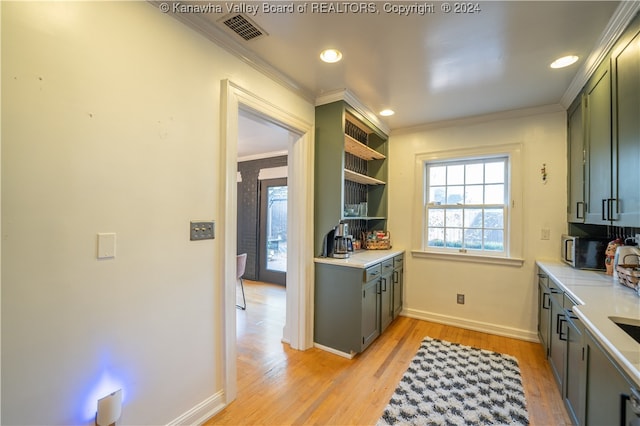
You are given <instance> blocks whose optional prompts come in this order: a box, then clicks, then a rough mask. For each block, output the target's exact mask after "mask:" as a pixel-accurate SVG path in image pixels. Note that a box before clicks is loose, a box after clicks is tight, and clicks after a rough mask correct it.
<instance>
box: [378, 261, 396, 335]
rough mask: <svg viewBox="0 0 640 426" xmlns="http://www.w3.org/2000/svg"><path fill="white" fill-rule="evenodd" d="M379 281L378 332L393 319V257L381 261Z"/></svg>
mask: <svg viewBox="0 0 640 426" xmlns="http://www.w3.org/2000/svg"><path fill="white" fill-rule="evenodd" d="M380 281H381V288H380V332H381V333H382V332H383V331H384V330H385V329H386V328H387V327H388V326H389V324H391V321H392V320H393V302H392V298H393V259H391V260H387V261H385V262H383V263H382V277H381V278H380Z"/></svg>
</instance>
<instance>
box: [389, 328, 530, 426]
mask: <svg viewBox="0 0 640 426" xmlns="http://www.w3.org/2000/svg"><path fill="white" fill-rule="evenodd" d="M528 424H529V415H528V413H527V407H526V401H525V398H524V389H523V388H522V380H521V378H520V368H519V367H518V360H517V359H516V358H514V357H512V356H510V355H504V354H499V353H496V352H491V351H487V350H483V349H476V348H472V347H469V346H464V345H460V344H456V343H450V342H445V341H443V340H438V339H432V338H430V337H425V339H424V340H423V341H422V344H421V345H420V349H419V350H418V353H417V354H416V356H415V358H414V359H413V361H411V364H410V365H409V368H408V369H407V371H406V372H405V373H404V376H403V377H402V380H401V381H400V384H399V385H398V388H397V389H396V391H395V393H394V394H393V396H392V397H391V401H390V402H389V405H387V408H386V409H385V410H384V414H383V415H382V417H381V418H380V420H378V426H383V425H528Z"/></svg>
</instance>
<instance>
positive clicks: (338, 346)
mask: <svg viewBox="0 0 640 426" xmlns="http://www.w3.org/2000/svg"><path fill="white" fill-rule="evenodd" d="M380 266H381V265H380V264H377V265H374V266H372V267H369V268H366V269H361V268H353V267H348V266H338V265H331V264H324V263H316V267H315V269H316V284H315V310H314V341H315V342H316V343H318V344H320V345H322V346H325V347H327V348H331V349H335V350H337V351H339V352H342V353H345V354H350V355H353V354H356V353H358V352H362V351H363V350H364V349H365V348H366V347H367V346H369V345H370V344H371V342H373V341H374V340H375V339H376V338H377V337H378V336H379V335H380V303H381V301H380V286H381V282H380V281H381V280H380V276H381V268H380Z"/></svg>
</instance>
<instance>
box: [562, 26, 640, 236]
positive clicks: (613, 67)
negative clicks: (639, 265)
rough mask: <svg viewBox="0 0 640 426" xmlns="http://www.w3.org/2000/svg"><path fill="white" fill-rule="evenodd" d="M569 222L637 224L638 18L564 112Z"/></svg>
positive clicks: (639, 146)
mask: <svg viewBox="0 0 640 426" xmlns="http://www.w3.org/2000/svg"><path fill="white" fill-rule="evenodd" d="M567 145H568V160H569V174H568V203H569V204H568V206H567V217H568V221H569V222H572V223H582V222H584V223H588V224H595V225H616V226H631V227H638V226H640V189H639V182H640V18H639V17H636V19H635V20H634V21H633V22H632V24H631V25H630V26H629V28H628V29H627V31H626V32H625V33H624V34H623V36H622V37H621V38H620V39H619V40H618V42H617V43H616V45H615V46H614V47H613V49H612V50H611V54H610V55H609V56H608V57H607V58H606V59H605V60H604V61H603V62H602V63H601V64H600V66H599V67H598V69H597V70H596V72H595V73H594V74H593V76H592V77H591V79H590V80H589V82H588V83H587V84H586V86H585V88H584V90H583V91H582V93H581V94H580V96H579V97H578V98H577V99H576V100H575V101H574V103H573V104H572V106H571V108H570V109H569V112H568V144H567Z"/></svg>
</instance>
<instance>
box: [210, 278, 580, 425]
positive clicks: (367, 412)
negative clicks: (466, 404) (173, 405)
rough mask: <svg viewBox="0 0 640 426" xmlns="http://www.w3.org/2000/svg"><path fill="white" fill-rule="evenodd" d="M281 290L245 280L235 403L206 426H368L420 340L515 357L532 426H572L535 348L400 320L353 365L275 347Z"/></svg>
mask: <svg viewBox="0 0 640 426" xmlns="http://www.w3.org/2000/svg"><path fill="white" fill-rule="evenodd" d="M284 291H285V290H284V288H283V287H281V286H277V285H271V284H265V283H259V282H252V281H248V280H245V292H246V295H247V310H246V311H241V310H238V311H237V319H238V333H237V337H238V398H237V399H236V400H235V401H234V402H233V403H231V404H230V405H229V406H228V407H226V408H225V409H224V410H223V411H222V412H220V413H219V414H218V415H216V416H215V417H213V418H211V419H210V420H209V421H208V422H207V423H205V424H206V425H240V424H244V425H285V424H286V425H309V424H314V425H373V424H375V423H376V421H377V420H378V419H379V417H380V415H381V414H382V411H383V410H384V408H385V407H386V405H387V403H388V402H389V398H390V397H391V395H392V394H393V391H394V390H395V388H396V385H397V383H398V382H399V380H400V378H401V377H402V375H403V373H404V372H405V370H406V369H407V366H408V365H409V362H410V361H411V359H412V358H413V357H414V355H415V353H416V351H417V350H418V348H419V346H420V342H421V341H422V339H423V338H424V337H425V336H430V337H433V338H438V339H443V340H448V341H450V342H458V343H461V344H464V345H469V346H475V347H479V348H483V349H487V350H492V351H496V352H502V353H506V354H510V355H513V356H515V357H516V358H517V359H518V361H519V364H520V370H521V372H522V380H523V384H524V388H525V395H526V398H527V409H528V411H529V420H530V422H531V424H532V425H545V426H546V425H568V424H571V422H570V420H569V417H568V416H567V413H566V410H565V408H564V406H563V404H562V400H561V398H560V392H559V391H558V388H557V386H556V384H555V381H554V379H553V376H552V373H551V370H550V368H549V365H548V363H547V361H546V360H545V358H544V354H543V351H542V347H541V346H540V345H539V344H537V343H530V342H524V341H520V340H515V339H509V338H505V337H499V336H494V335H490V334H485V333H480V332H475V331H469V330H464V329H461V328H457V327H451V326H445V325H441V324H435V323H430V322H426V321H420V320H416V319H411V318H406V317H399V318H397V319H396V320H395V321H394V322H393V323H392V324H391V326H389V328H388V329H387V331H385V333H384V334H383V335H382V336H381V337H380V338H378V339H377V340H376V341H375V342H374V343H373V344H372V345H371V346H370V347H369V348H368V349H367V350H366V351H365V352H364V353H362V354H360V355H358V356H357V357H355V358H354V359H352V360H348V359H345V358H342V357H339V356H337V355H333V354H330V353H327V352H325V351H322V350H320V349H316V348H313V349H309V350H307V351H304V352H303V351H296V350H292V349H290V348H289V346H288V345H286V344H283V343H281V342H280V338H281V337H282V327H283V326H284V320H285V294H284Z"/></svg>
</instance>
